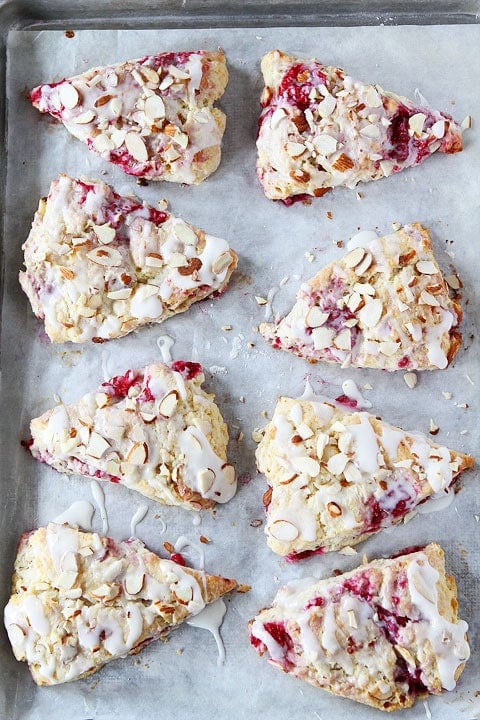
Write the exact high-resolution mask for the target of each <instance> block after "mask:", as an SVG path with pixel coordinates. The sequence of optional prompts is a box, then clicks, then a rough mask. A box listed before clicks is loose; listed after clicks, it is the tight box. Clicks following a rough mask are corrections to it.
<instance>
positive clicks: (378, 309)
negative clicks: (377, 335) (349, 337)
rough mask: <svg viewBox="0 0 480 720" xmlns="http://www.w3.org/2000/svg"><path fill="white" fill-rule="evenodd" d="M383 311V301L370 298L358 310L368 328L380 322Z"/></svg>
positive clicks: (360, 319) (361, 319) (360, 318)
mask: <svg viewBox="0 0 480 720" xmlns="http://www.w3.org/2000/svg"><path fill="white" fill-rule="evenodd" d="M382 313H383V304H382V301H381V300H379V299H378V298H377V299H374V300H369V301H368V302H367V303H365V305H364V306H363V307H362V308H361V310H359V311H358V319H359V321H360V322H361V323H362V324H363V325H365V326H366V327H368V328H373V327H375V325H377V324H378V322H379V321H380V318H381V317H382Z"/></svg>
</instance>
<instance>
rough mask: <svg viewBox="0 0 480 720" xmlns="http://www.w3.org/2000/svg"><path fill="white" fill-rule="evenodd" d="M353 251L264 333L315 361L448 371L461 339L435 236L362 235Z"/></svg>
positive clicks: (412, 232)
mask: <svg viewBox="0 0 480 720" xmlns="http://www.w3.org/2000/svg"><path fill="white" fill-rule="evenodd" d="M348 248H349V252H348V253H347V254H346V255H344V256H343V257H342V258H341V259H340V260H337V261H334V262H332V263H330V264H329V265H326V266H325V267H324V268H322V269H321V270H320V271H319V272H318V273H317V275H315V277H313V278H311V279H310V280H308V282H306V283H304V284H303V285H302V286H301V288H300V291H299V293H298V295H297V301H296V303H295V305H294V306H293V308H292V310H291V311H290V313H289V314H288V315H287V316H286V317H284V318H282V319H280V320H278V321H277V322H276V323H274V324H271V323H263V324H262V325H260V332H261V333H262V335H263V337H264V338H265V339H266V340H267V342H269V343H270V344H271V345H273V347H274V348H281V349H282V350H288V351H290V352H293V353H295V354H296V355H299V356H300V357H302V358H305V359H306V360H308V361H309V362H312V363H315V362H317V361H320V360H322V361H326V362H330V363H340V364H341V365H342V366H343V367H350V366H352V367H362V368H367V367H368V368H378V369H381V370H390V371H393V370H403V371H405V370H436V369H443V368H446V367H447V366H448V365H449V364H450V363H451V361H452V360H453V358H454V357H455V354H456V352H457V351H458V349H459V347H460V345H461V340H462V336H461V334H460V332H459V330H458V325H459V323H460V321H461V318H462V311H461V308H460V305H459V304H458V302H456V301H455V300H452V299H450V296H449V288H448V285H447V283H446V282H445V280H444V278H443V276H442V272H441V270H440V268H439V266H438V263H437V261H436V259H435V256H434V254H433V249H432V243H431V239H430V235H429V232H428V230H427V229H426V228H423V227H422V226H421V225H420V224H418V223H413V224H412V225H405V227H403V228H400V229H399V230H397V231H396V232H394V233H392V234H391V235H386V236H385V237H381V238H379V237H377V236H376V234H375V233H370V232H363V233H359V234H358V235H357V236H355V237H353V238H352V240H351V241H350V243H349V244H348Z"/></svg>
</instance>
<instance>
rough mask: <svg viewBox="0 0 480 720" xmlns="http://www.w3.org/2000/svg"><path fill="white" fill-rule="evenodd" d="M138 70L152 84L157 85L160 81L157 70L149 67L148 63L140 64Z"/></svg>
mask: <svg viewBox="0 0 480 720" xmlns="http://www.w3.org/2000/svg"><path fill="white" fill-rule="evenodd" d="M140 72H141V74H142V75H143V77H144V78H145V80H146V81H147V82H149V83H152V84H153V85H158V83H159V82H160V78H159V76H158V72H157V71H156V70H155V69H154V68H151V67H149V66H148V65H142V67H141V68H140Z"/></svg>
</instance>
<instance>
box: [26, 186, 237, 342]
mask: <svg viewBox="0 0 480 720" xmlns="http://www.w3.org/2000/svg"><path fill="white" fill-rule="evenodd" d="M23 250H24V252H25V266H26V270H25V271H24V272H21V273H20V283H21V285H22V288H23V290H24V291H25V292H26V294H27V295H28V298H29V300H30V303H31V305H32V309H33V311H34V313H35V315H36V316H37V317H38V318H40V319H42V320H44V322H45V331H46V333H47V335H48V336H49V338H50V339H51V340H52V342H66V341H71V342H75V343H81V342H86V341H89V340H93V341H94V342H103V341H104V340H108V339H112V338H117V337H121V336H123V335H126V334H127V333H129V332H132V330H137V329H138V328H140V327H142V326H144V325H147V324H149V323H160V322H163V321H164V320H166V319H167V318H169V317H171V316H172V315H176V314H177V313H180V312H184V311H185V310H187V309H188V308H189V307H190V305H191V304H192V303H194V302H198V301H199V300H203V299H204V298H206V297H208V296H209V295H211V294H212V293H213V292H220V291H222V290H223V289H224V288H225V287H226V285H227V284H228V281H229V279H230V276H231V274H232V272H233V270H234V269H235V267H236V264H237V256H236V254H235V253H234V252H233V250H230V248H229V246H228V243H227V242H226V241H225V240H222V239H220V238H217V237H214V236H213V235H208V234H207V233H205V232H204V231H203V230H199V229H198V228H196V227H194V226H193V225H190V224H189V223H187V222H185V221H184V220H181V219H180V218H176V217H174V216H173V215H171V214H170V213H168V212H165V211H163V210H158V209H156V208H153V207H148V206H146V205H143V204H142V203H141V202H140V201H139V200H138V199H137V198H134V197H122V196H121V195H118V194H117V193H116V192H115V191H114V190H113V189H112V188H111V187H110V186H109V185H106V184H105V183H103V182H101V181H98V180H97V181H87V182H83V181H82V180H74V179H72V178H69V177H67V176H66V175H61V176H60V177H59V178H58V180H54V181H53V182H52V184H51V187H50V192H49V195H48V197H47V198H46V200H45V199H42V200H41V201H40V205H39V208H38V210H37V212H36V213H35V218H34V221H33V225H32V229H31V231H30V234H29V236H28V238H27V240H26V242H25V243H24V245H23Z"/></svg>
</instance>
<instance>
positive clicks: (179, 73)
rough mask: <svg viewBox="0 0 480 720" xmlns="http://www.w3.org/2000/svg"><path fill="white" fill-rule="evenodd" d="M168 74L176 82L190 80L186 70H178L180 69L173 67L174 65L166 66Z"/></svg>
mask: <svg viewBox="0 0 480 720" xmlns="http://www.w3.org/2000/svg"><path fill="white" fill-rule="evenodd" d="M168 73H169V75H171V76H172V77H173V78H175V79H176V80H188V79H189V78H190V75H189V73H188V72H187V71H186V70H180V68H177V67H175V65H169V66H168Z"/></svg>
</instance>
